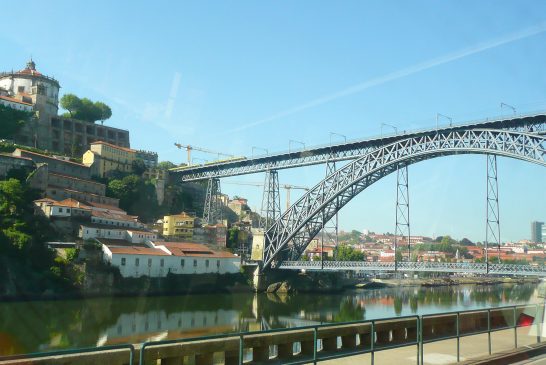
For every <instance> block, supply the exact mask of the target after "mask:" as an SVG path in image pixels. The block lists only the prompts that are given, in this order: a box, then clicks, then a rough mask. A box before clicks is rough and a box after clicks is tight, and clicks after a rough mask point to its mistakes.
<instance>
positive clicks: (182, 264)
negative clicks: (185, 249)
mask: <svg viewBox="0 0 546 365" xmlns="http://www.w3.org/2000/svg"><path fill="white" fill-rule="evenodd" d="M180 266H182V267H184V259H182V260H180Z"/></svg>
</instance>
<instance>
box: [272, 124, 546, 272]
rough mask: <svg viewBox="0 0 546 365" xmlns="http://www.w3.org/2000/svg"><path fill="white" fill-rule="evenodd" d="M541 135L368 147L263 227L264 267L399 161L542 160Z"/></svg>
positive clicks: (421, 139) (291, 254) (497, 133)
mask: <svg viewBox="0 0 546 365" xmlns="http://www.w3.org/2000/svg"><path fill="white" fill-rule="evenodd" d="M545 141H546V136H542V135H538V134H534V133H523V132H513V131H504V130H490V129H482V130H475V129H472V130H466V131H446V132H438V133H435V134H426V135H420V136H416V137H411V138H407V139H404V140H400V141H396V142H394V143H391V144H389V145H386V146H383V147H381V148H378V149H376V150H374V151H371V152H370V153H368V154H366V155H364V156H362V157H360V158H359V159H356V160H354V161H352V162H350V163H348V164H346V165H345V166H343V167H342V168H340V169H338V170H337V171H336V172H334V173H333V174H331V175H330V176H328V177H327V178H326V179H324V180H323V181H321V182H320V183H319V184H317V185H316V186H314V187H313V188H312V189H310V190H309V191H308V192H307V193H306V194H304V195H303V196H302V197H301V198H300V199H299V200H298V201H297V202H296V203H294V204H293V205H292V206H291V207H290V209H288V210H287V211H286V212H285V213H284V214H283V215H282V216H281V218H280V219H279V220H277V221H276V222H275V223H274V224H273V225H272V226H271V227H270V228H269V229H268V230H267V231H266V232H265V246H264V256H263V257H264V261H263V268H267V267H268V266H270V265H272V266H273V267H274V266H278V265H279V264H280V263H281V262H282V261H285V260H297V259H298V258H299V257H300V256H301V254H302V253H303V251H304V250H305V248H306V247H307V245H308V244H309V242H310V241H311V239H312V238H313V237H315V236H316V235H317V233H318V232H320V230H321V229H322V227H323V222H324V220H328V219H331V218H332V217H333V216H334V215H335V214H336V213H337V212H338V211H339V210H340V209H341V208H342V207H343V206H344V205H345V204H347V203H348V202H349V201H350V200H351V199H352V198H354V197H355V196H356V195H357V194H359V193H360V192H361V191H363V190H364V189H366V188H367V187H368V186H370V185H371V184H373V183H375V182H376V181H378V180H379V179H381V178H382V177H384V176H386V175H388V174H390V173H391V172H394V171H396V169H397V167H398V166H399V165H400V164H407V165H410V164H413V163H416V162H419V161H423V160H427V159H431V158H435V157H440V156H447V155H455V154H494V155H499V156H505V157H512V158H516V159H520V160H524V161H528V162H533V163H537V164H539V165H542V166H546V153H545V148H546V144H545ZM290 241H292V243H291V244H290V245H288V242H290Z"/></svg>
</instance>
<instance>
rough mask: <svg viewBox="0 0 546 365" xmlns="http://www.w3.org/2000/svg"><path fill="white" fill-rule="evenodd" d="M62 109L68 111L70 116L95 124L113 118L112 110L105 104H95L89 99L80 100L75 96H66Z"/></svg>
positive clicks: (62, 101) (98, 102)
mask: <svg viewBox="0 0 546 365" xmlns="http://www.w3.org/2000/svg"><path fill="white" fill-rule="evenodd" d="M61 107H62V108H63V109H66V110H68V116H69V117H71V118H76V119H80V120H84V121H87V122H90V123H95V122H96V121H97V120H101V121H103V122H104V121H105V120H106V119H109V118H110V117H111V116H112V109H110V107H109V106H108V105H106V104H105V103H103V102H100V101H97V102H93V101H91V100H90V99H88V98H82V99H80V98H79V97H77V96H76V95H74V94H65V95H63V97H62V98H61Z"/></svg>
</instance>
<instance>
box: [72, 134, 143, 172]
mask: <svg viewBox="0 0 546 365" xmlns="http://www.w3.org/2000/svg"><path fill="white" fill-rule="evenodd" d="M135 159H136V150H133V149H130V148H126V147H119V146H116V145H113V144H111V143H108V142H102V141H98V142H93V143H91V144H90V149H89V150H88V151H87V152H85V153H84V154H83V164H84V165H86V166H90V167H91V175H93V176H99V177H108V176H109V175H110V174H111V172H112V171H122V172H131V171H132V169H133V162H134V161H135Z"/></svg>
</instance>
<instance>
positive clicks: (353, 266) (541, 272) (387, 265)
mask: <svg viewBox="0 0 546 365" xmlns="http://www.w3.org/2000/svg"><path fill="white" fill-rule="evenodd" d="M278 269H283V270H326V271H343V270H347V271H403V272H413V271H415V272H451V273H471V274H495V275H517V276H546V267H544V266H533V265H516V264H502V263H501V264H489V265H487V264H485V263H464V262H407V261H401V262H398V263H394V262H367V261H323V262H321V261H283V262H282V264H281V265H280V266H279V267H278Z"/></svg>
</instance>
